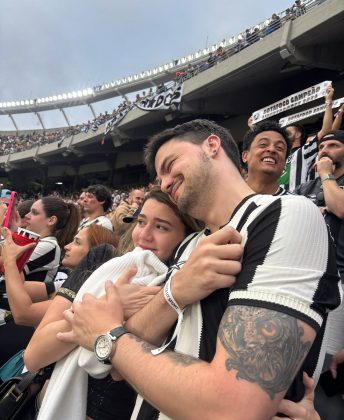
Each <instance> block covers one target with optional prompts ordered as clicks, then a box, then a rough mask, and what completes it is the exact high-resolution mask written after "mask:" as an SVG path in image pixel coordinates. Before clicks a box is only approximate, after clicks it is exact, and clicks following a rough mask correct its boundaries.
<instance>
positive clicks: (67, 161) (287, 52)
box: [0, 0, 344, 190]
mask: <svg viewBox="0 0 344 420" xmlns="http://www.w3.org/2000/svg"><path fill="white" fill-rule="evenodd" d="M310 3H314V5H315V7H312V8H311V9H310V10H308V11H307V13H305V14H303V15H302V16H300V17H298V18H297V19H295V20H288V21H286V22H285V23H284V24H283V25H282V26H281V28H279V29H277V30H275V31H274V32H273V33H271V34H270V35H269V36H266V37H264V38H262V39H260V40H259V41H258V42H255V43H254V44H252V45H249V46H248V47H247V48H244V49H243V50H242V51H240V52H238V53H237V54H234V55H232V56H230V57H228V58H227V59H225V60H224V61H221V62H218V63H217V64H216V65H215V66H213V67H211V68H209V69H207V70H205V71H203V72H200V73H199V74H197V75H195V76H194V77H192V78H190V79H188V80H186V81H185V82H184V86H183V95H182V100H181V104H180V107H179V109H167V110H156V111H142V110H140V109H138V108H134V109H132V110H131V111H129V113H128V114H127V115H126V116H125V117H124V118H123V119H122V120H121V121H120V122H119V124H118V125H117V126H116V127H115V128H113V129H112V132H111V136H108V138H107V140H106V141H105V142H104V144H101V140H102V138H103V133H104V129H105V124H104V126H103V127H102V126H101V127H99V129H98V130H97V131H96V132H95V133H94V132H92V131H91V130H90V131H89V132H88V133H86V134H85V133H80V134H77V135H74V136H72V137H69V138H66V139H64V140H63V142H62V143H61V144H60V143H59V144H57V143H51V144H46V145H42V146H38V147H35V148H32V149H29V150H25V151H22V152H19V153H13V154H10V155H5V156H0V177H1V179H2V180H3V182H5V181H6V180H9V181H10V182H11V184H12V186H13V187H14V188H17V189H19V190H25V188H26V185H28V183H30V182H37V183H39V184H42V185H43V186H44V187H45V188H46V189H51V187H52V186H53V185H54V183H55V182H57V181H59V182H63V183H64V184H65V185H66V186H69V187H71V188H80V187H81V186H84V185H86V184H88V183H89V182H102V183H106V184H108V185H111V186H114V187H118V186H124V185H139V184H145V183H147V182H148V176H147V174H146V172H145V169H144V167H143V164H142V150H143V147H144V145H145V143H146V141H147V138H148V137H149V136H150V135H152V134H154V133H155V132H157V131H159V130H161V129H164V128H166V127H169V126H174V125H176V124H178V123H181V122H185V121H188V120H190V119H194V118H199V117H202V118H209V119H212V120H215V121H217V122H219V123H220V124H222V125H224V126H225V127H228V128H230V129H231V131H232V133H233V135H234V137H235V139H236V140H237V141H240V140H241V138H242V136H243V134H244V132H245V131H246V129H247V119H248V117H249V116H250V115H251V114H252V112H253V111H255V110H257V109H260V108H262V107H264V106H267V105H269V104H270V103H273V102H275V101H277V100H279V99H281V98H284V97H286V96H288V95H291V94H293V93H294V92H297V91H300V90H302V89H305V88H308V87H309V86H312V85H314V84H317V83H319V82H322V81H324V80H332V82H333V84H334V87H335V97H336V98H337V97H342V96H344V56H343V54H342V48H341V47H342V43H343V40H344V1H343V0H326V1H324V2H321V1H313V2H310ZM320 3H321V4H320ZM196 58H197V57H196ZM196 58H195V59H196ZM203 58H204V57H203ZM176 64H177V66H176V68H179V67H180V66H181V65H184V66H185V64H184V63H182V62H179V63H176ZM172 70H173V71H172ZM172 70H171V71H167V70H166V71H165V70H164V71H162V72H161V74H160V75H159V74H158V75H154V74H151V75H150V77H148V76H147V77H146V78H145V77H142V80H139V81H138V80H134V79H132V84H130V83H129V84H128V86H124V85H125V84H126V83H124V84H123V87H121V88H119V87H118V86H115V85H113V86H111V83H110V84H109V85H108V86H107V87H106V86H105V87H104V88H103V89H100V88H99V91H97V92H96V93H95V94H94V95H93V96H92V97H91V98H89V97H88V95H85V98H81V97H80V98H74V101H73V100H69V99H68V98H67V97H66V98H67V99H66V100H65V102H64V103H63V105H61V106H63V107H66V106H75V105H77V104H79V103H77V102H78V101H83V103H89V104H91V103H92V101H93V102H95V101H97V100H101V99H99V98H102V99H106V98H108V97H110V96H111V95H112V96H115V95H118V94H123V92H124V91H125V90H126V89H132V91H134V90H135V89H136V90H138V89H142V88H149V87H150V86H152V84H153V81H155V82H154V84H156V83H161V82H166V81H167V80H171V79H172V78H173V76H174V74H175V68H174V67H173V69H172ZM143 79H145V80H143ZM110 91H111V92H110ZM128 91H129V90H128ZM97 95H98V96H97ZM101 95H102V96H101ZM63 100H64V99H63V98H62V96H61V101H62V102H63ZM22 102H23V105H21V104H20V103H19V104H18V106H17V107H13V106H12V105H11V103H10V104H9V106H8V107H7V108H4V109H1V110H0V113H2V114H8V115H12V114H15V113H20V112H39V111H40V110H43V109H52V107H53V106H55V108H56V105H51V104H49V103H46V102H43V103H42V102H39V103H38V102H37V101H36V102H35V103H32V104H30V103H29V104H25V101H22ZM47 102H49V101H47ZM321 102H322V101H320V100H319V101H318V102H317V103H321ZM13 104H14V105H15V103H13ZM49 107H50V108H49ZM309 107H310V106H309V104H307V105H305V106H304V108H305V109H307V108H309ZM175 108H176V107H175ZM299 109H303V108H302V107H301V108H298V110H299ZM293 112H295V110H289V111H287V112H285V113H283V114H279V115H277V116H275V117H274V119H279V118H281V117H283V116H286V115H289V114H292V113H293ZM319 119H321V116H320V117H319V116H316V117H312V118H309V119H307V120H303V121H302V123H303V124H305V126H306V127H307V128H308V129H309V130H310V131H312V130H313V129H315V128H317V127H318V126H319ZM36 131H37V130H36ZM11 133H12V134H13V132H6V133H0V135H1V134H3V135H5V134H7V135H8V134H11Z"/></svg>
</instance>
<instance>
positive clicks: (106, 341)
mask: <svg viewBox="0 0 344 420" xmlns="http://www.w3.org/2000/svg"><path fill="white" fill-rule="evenodd" d="M94 351H95V354H96V356H97V358H98V359H99V360H107V359H108V358H109V357H110V355H111V351H112V340H111V338H110V337H109V336H108V335H106V334H104V335H100V336H99V337H98V338H97V341H96V344H95V346H94Z"/></svg>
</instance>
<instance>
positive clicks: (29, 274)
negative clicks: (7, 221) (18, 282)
mask: <svg viewBox="0 0 344 420" xmlns="http://www.w3.org/2000/svg"><path fill="white" fill-rule="evenodd" d="M60 258H61V250H60V247H59V245H58V243H57V240H56V238H55V237H54V236H47V237H45V238H42V239H40V240H39V242H38V244H37V246H36V248H35V249H34V250H33V253H32V255H31V257H30V258H29V261H28V262H27V263H26V265H25V266H24V269H23V272H24V276H25V280H34V281H53V280H54V278H55V275H56V273H57V270H58V267H59V264H60Z"/></svg>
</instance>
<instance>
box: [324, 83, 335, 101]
mask: <svg viewBox="0 0 344 420" xmlns="http://www.w3.org/2000/svg"><path fill="white" fill-rule="evenodd" d="M333 94H334V89H333V87H332V85H328V86H327V88H326V90H325V101H332V99H333Z"/></svg>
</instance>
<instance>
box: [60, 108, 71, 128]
mask: <svg viewBox="0 0 344 420" xmlns="http://www.w3.org/2000/svg"><path fill="white" fill-rule="evenodd" d="M60 111H61V112H62V115H63V116H64V119H65V120H66V122H67V125H68V127H70V122H69V119H68V117H67V114H66V112H65V110H64V109H63V108H60Z"/></svg>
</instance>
